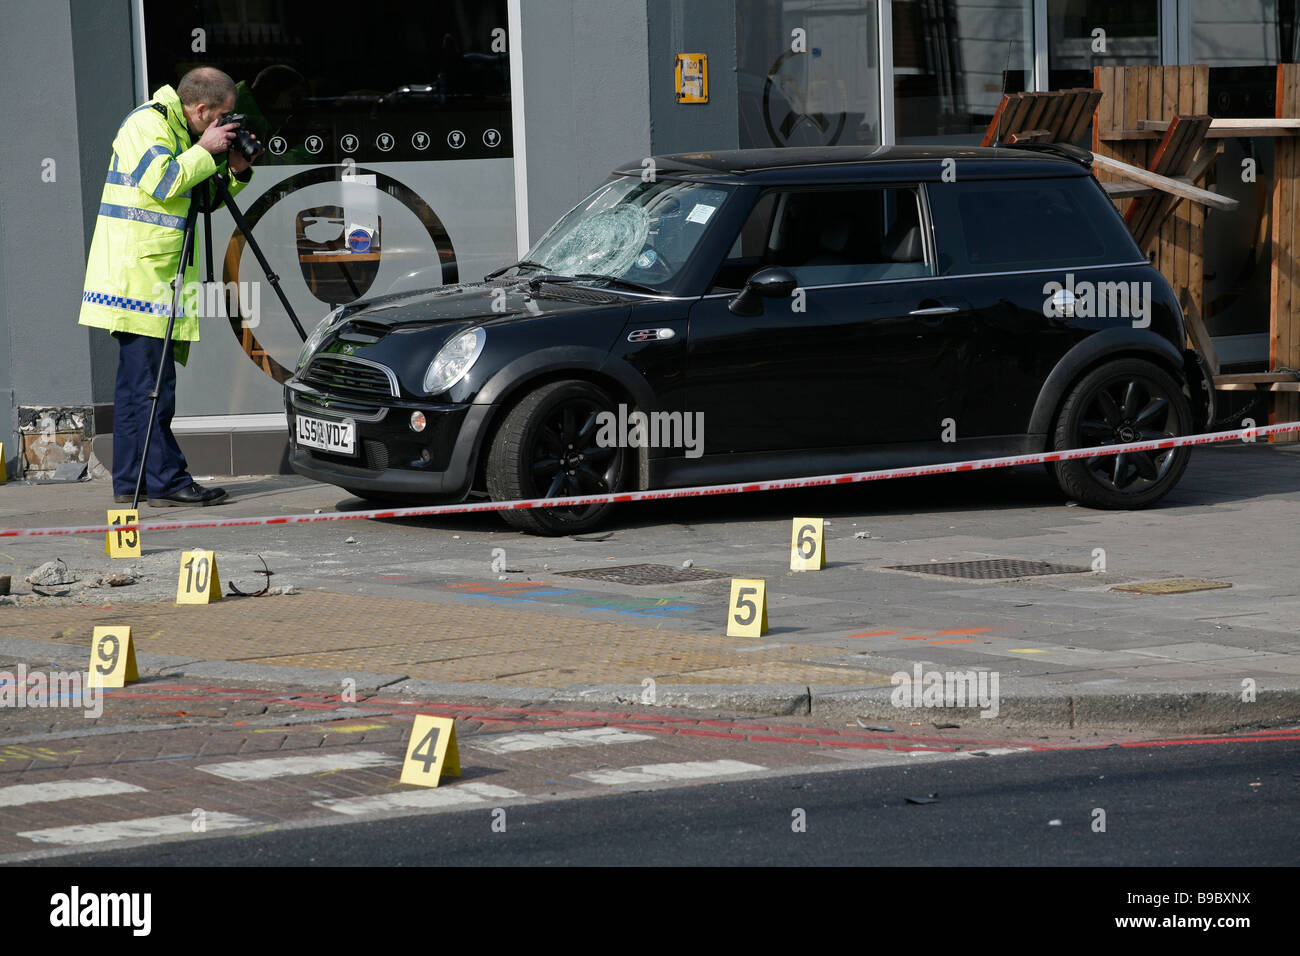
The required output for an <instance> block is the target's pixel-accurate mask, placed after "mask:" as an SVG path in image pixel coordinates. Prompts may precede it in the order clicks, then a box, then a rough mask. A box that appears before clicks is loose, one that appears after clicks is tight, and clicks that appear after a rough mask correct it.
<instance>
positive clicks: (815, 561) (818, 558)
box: [790, 518, 826, 571]
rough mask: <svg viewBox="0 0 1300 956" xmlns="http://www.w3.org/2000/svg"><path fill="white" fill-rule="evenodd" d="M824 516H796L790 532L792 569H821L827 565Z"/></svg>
mask: <svg viewBox="0 0 1300 956" xmlns="http://www.w3.org/2000/svg"><path fill="white" fill-rule="evenodd" d="M824 523H825V519H824V518H795V519H794V529H793V530H792V531H791V532H790V570H791V571H820V570H822V568H824V567H826V538H825V536H824V534H823V531H824V527H823V525H824Z"/></svg>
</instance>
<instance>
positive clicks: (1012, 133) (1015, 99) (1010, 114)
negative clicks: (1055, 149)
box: [980, 89, 1101, 146]
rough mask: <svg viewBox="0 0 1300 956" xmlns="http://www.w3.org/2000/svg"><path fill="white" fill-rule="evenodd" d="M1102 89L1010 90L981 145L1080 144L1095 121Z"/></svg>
mask: <svg viewBox="0 0 1300 956" xmlns="http://www.w3.org/2000/svg"><path fill="white" fill-rule="evenodd" d="M1100 100H1101V90H1087V89H1076V90H1055V91H1053V92H1050V93H1010V94H1007V95H1006V96H1003V97H1002V102H1001V103H999V104H998V108H997V112H995V113H994V114H993V121H992V122H991V123H989V128H988V129H987V130H985V131H984V139H983V140H981V142H980V145H981V146H992V145H993V144H994V143H1022V142H1026V141H1037V142H1045V143H1070V144H1075V143H1078V141H1079V140H1080V139H1082V138H1083V134H1084V133H1086V132H1087V131H1088V126H1089V124H1091V123H1092V114H1093V111H1094V110H1096V108H1097V103H1098V102H1100Z"/></svg>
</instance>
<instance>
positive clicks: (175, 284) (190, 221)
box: [131, 173, 307, 511]
mask: <svg viewBox="0 0 1300 956" xmlns="http://www.w3.org/2000/svg"><path fill="white" fill-rule="evenodd" d="M208 182H211V184H212V190H211V193H210V194H209V193H208V191H207V190H206V189H205V188H204V187H205V186H206V185H207V182H203V183H200V184H199V185H197V186H195V187H194V189H193V190H192V194H191V197H190V209H189V212H188V213H187V214H186V216H185V240H184V243H183V244H182V246H181V261H180V265H179V266H177V268H176V278H175V279H173V280H172V308H171V312H170V313H169V314H168V316H167V335H166V337H165V338H164V339H163V350H162V359H161V360H160V361H159V363H158V376H157V378H156V379H155V380H154V386H153V391H152V392H150V393H149V424H148V425H147V426H146V427H145V432H144V448H143V449H142V451H141V453H140V470H139V472H138V473H137V474H136V477H135V495H134V497H133V498H132V500H131V510H132V511H138V509H139V507H140V489H141V488H142V487H143V485H144V469H145V465H146V463H147V462H148V461H149V441H150V439H151V438H153V423H154V418H155V416H156V415H157V414H158V396H159V395H160V394H161V393H162V382H163V372H164V371H165V370H166V368H167V358H168V356H169V355H170V354H171V347H172V331H173V330H174V328H175V325H176V315H177V313H178V312H179V311H180V307H181V293H182V289H183V288H184V285H185V269H186V268H187V267H188V266H189V265H190V263H191V262H192V261H193V258H194V233H195V231H196V230H197V227H198V221H199V213H200V212H202V213H203V251H204V253H205V265H206V274H207V279H206V281H207V282H209V283H211V282H213V281H214V279H213V271H212V210H213V209H215V208H216V206H217V204H218V203H220V202H224V203H225V205H226V209H228V210H229V211H230V217H231V218H232V219H234V220H235V228H236V229H237V230H238V231H239V232H241V233H243V235H244V238H245V239H246V240H247V242H248V248H250V249H252V250H253V255H254V256H256V257H257V262H258V264H259V265H260V266H261V267H262V271H263V272H264V273H266V279H267V281H268V282H270V283H271V288H272V289H274V290H275V294H276V296H278V297H279V299H280V304H281V305H283V306H284V311H285V312H287V313H289V320H290V321H291V322H293V327H294V328H295V329H296V330H297V332H298V336H299V337H300V338H301V339H302V340H303V341H306V340H307V333H306V332H304V331H303V328H302V323H301V322H299V321H298V315H297V313H295V312H294V311H293V306H292V305H290V304H289V299H288V297H286V296H285V294H284V290H283V289H281V288H280V277H279V276H278V275H276V274H275V273H274V272H272V271H271V264H270V263H269V262H267V261H266V256H264V255H262V249H261V247H260V246H258V244H257V240H256V239H254V238H253V231H252V230H251V229H249V228H248V221H247V220H246V219H244V214H243V213H242V212H240V211H239V207H238V206H237V205H235V200H234V197H233V196H231V195H230V190H229V188H228V183H227V181H226V178H225V176H223V175H222V174H220V173H217V174H215V175H213V177H212V178H211V180H209V181H208Z"/></svg>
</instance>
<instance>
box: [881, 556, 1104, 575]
mask: <svg viewBox="0 0 1300 956" xmlns="http://www.w3.org/2000/svg"><path fill="white" fill-rule="evenodd" d="M885 570H887V571H908V572H910V573H912V574H942V575H944V576H946V577H950V578H968V579H970V580H974V581H993V580H997V579H999V578H1028V577H1033V576H1034V575H1036V574H1086V573H1088V572H1089V571H1091V569H1090V568H1076V567H1074V566H1073V565H1069V564H1048V563H1047V562H1046V561H1014V560H1011V559H1010V558H992V559H990V560H987V561H947V562H943V563H939V562H935V563H934V564H899V565H895V566H893V567H889V568H886V569H885Z"/></svg>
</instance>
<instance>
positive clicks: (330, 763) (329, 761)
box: [194, 750, 401, 782]
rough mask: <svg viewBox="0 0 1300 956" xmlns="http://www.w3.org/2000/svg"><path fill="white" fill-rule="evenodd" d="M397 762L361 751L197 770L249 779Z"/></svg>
mask: <svg viewBox="0 0 1300 956" xmlns="http://www.w3.org/2000/svg"><path fill="white" fill-rule="evenodd" d="M398 763H401V760H399V759H398V758H396V757H392V756H390V755H388V754H382V753H379V752H377V751H374V750H358V751H355V752H353V753H340V754H325V755H323V756H320V757H272V758H270V759H267V760H235V761H231V762H230V763H210V764H208V765H207V766H204V767H195V768H194V769H195V770H202V771H203V772H204V773H211V774H215V775H216V776H218V777H225V778H226V779H227V780H238V781H241V782H246V781H250V780H271V779H273V778H275V777H295V776H300V775H302V774H308V773H328V772H330V771H334V770H362V769H364V768H366V767H383V766H386V765H390V764H398Z"/></svg>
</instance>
